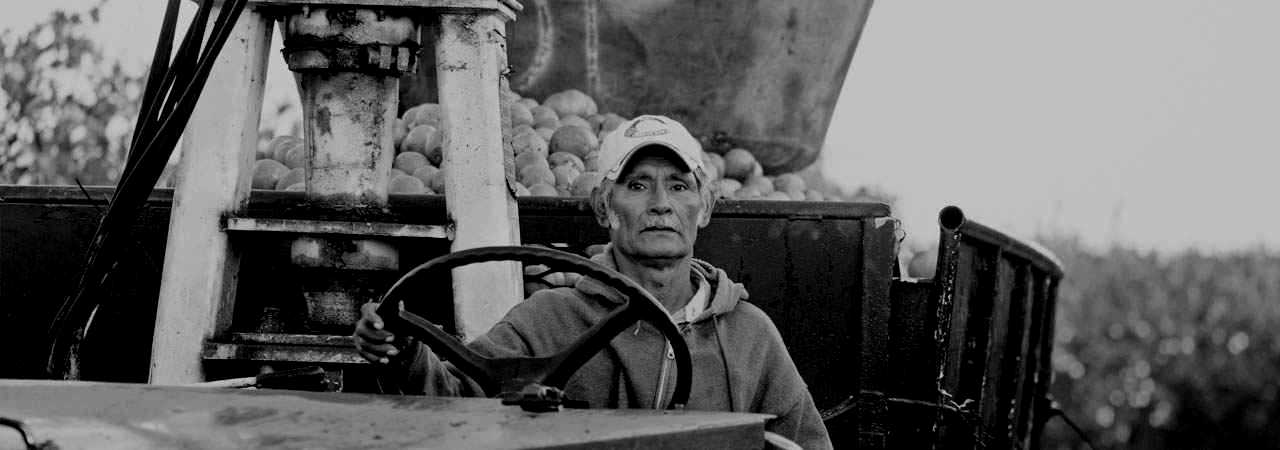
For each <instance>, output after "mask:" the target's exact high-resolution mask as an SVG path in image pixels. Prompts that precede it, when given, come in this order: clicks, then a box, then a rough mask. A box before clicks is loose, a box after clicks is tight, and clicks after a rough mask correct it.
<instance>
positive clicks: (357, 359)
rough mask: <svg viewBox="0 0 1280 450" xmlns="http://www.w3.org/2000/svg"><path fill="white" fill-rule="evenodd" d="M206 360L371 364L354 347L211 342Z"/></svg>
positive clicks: (203, 353)
mask: <svg viewBox="0 0 1280 450" xmlns="http://www.w3.org/2000/svg"><path fill="white" fill-rule="evenodd" d="M202 356H203V357H204V359H206V360H227V361H258V362H263V363H269V364H275V363H291V362H293V363H322V364H361V365H362V364H367V363H366V362H365V359H364V358H363V357H361V356H360V354H359V353H356V350H355V347H353V346H351V345H350V344H348V345H346V346H328V345H285V344H257V343H234V342H219V341H210V342H207V343H205V345H204V351H203V352H202Z"/></svg>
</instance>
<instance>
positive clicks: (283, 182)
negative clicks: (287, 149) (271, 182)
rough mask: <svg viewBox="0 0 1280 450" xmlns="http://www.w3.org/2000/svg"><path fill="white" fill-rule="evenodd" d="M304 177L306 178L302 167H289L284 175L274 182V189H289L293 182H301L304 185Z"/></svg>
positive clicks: (305, 171)
mask: <svg viewBox="0 0 1280 450" xmlns="http://www.w3.org/2000/svg"><path fill="white" fill-rule="evenodd" d="M306 179H307V170H306V169H303V168H301V167H299V168H296V169H289V171H288V172H285V174H284V176H282V177H280V181H277V182H276V190H277V191H287V190H289V189H288V188H290V187H292V186H293V185H295V184H303V185H304V186H305V183H306Z"/></svg>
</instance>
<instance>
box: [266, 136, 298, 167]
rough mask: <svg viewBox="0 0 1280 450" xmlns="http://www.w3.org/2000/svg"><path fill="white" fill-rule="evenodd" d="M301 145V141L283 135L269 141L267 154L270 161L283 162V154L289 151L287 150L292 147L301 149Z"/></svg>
mask: <svg viewBox="0 0 1280 450" xmlns="http://www.w3.org/2000/svg"><path fill="white" fill-rule="evenodd" d="M303 145H304V143H303V142H302V139H299V138H296V137H293V136H289V135H283V136H276V137H275V138H273V139H271V143H270V144H268V145H267V147H268V148H269V150H268V152H269V153H271V159H274V160H276V161H284V157H285V154H286V153H287V152H288V151H289V149H291V148H293V147H294V146H299V147H301V146H303Z"/></svg>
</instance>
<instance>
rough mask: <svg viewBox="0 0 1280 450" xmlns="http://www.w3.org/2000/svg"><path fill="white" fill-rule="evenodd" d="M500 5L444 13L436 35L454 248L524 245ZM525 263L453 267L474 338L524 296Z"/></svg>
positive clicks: (460, 309) (464, 328) (458, 316)
mask: <svg viewBox="0 0 1280 450" xmlns="http://www.w3.org/2000/svg"><path fill="white" fill-rule="evenodd" d="M506 55H507V51H506V24H505V20H504V17H503V16H502V15H501V14H499V13H494V12H488V13H478V14H442V15H441V16H440V27H439V35H438V36H437V39H436V64H437V65H436V73H437V79H438V80H439V92H440V109H441V111H442V115H443V117H442V121H441V122H442V123H441V124H442V131H443V132H444V133H443V134H444V136H445V140H444V161H443V163H442V164H441V166H442V167H443V168H444V171H445V204H446V207H447V209H448V212H449V217H450V218H451V219H452V221H453V222H454V224H455V229H456V230H457V231H456V235H455V237H454V241H453V251H459V250H465V249H469V248H474V247H482V246H491V245H518V244H519V243H520V235H519V233H520V230H519V224H518V215H517V210H516V201H515V197H514V194H513V193H512V192H511V191H510V190H508V189H507V179H506V172H507V171H506V166H505V165H506V164H508V161H510V159H509V158H508V157H506V156H504V151H505V150H504V148H503V145H502V114H501V109H500V108H499V103H498V102H499V95H498V91H499V86H500V84H501V78H502V77H503V72H504V71H505V69H506V65H507V61H506V59H507V56H506ZM520 274H521V271H520V266H519V264H517V263H512V262H499V263H484V264H473V265H470V266H467V267H462V268H459V269H456V270H455V271H454V272H453V284H454V285H453V293H454V297H453V298H454V311H455V312H454V316H455V321H456V324H457V331H458V332H459V333H461V334H462V335H464V336H466V337H467V338H473V337H475V336H478V335H480V334H482V333H484V332H485V331H488V330H489V328H490V327H492V326H493V324H495V323H497V321H498V320H499V319H500V318H502V316H503V315H504V314H506V312H507V310H509V309H511V307H512V306H514V305H515V304H516V303H518V302H519V301H520V300H521V299H523V298H524V295H523V289H522V285H521V283H520V280H521V277H520Z"/></svg>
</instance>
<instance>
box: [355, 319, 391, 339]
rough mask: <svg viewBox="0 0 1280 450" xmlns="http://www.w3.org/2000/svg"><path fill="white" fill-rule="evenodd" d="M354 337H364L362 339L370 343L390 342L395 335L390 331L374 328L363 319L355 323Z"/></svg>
mask: <svg viewBox="0 0 1280 450" xmlns="http://www.w3.org/2000/svg"><path fill="white" fill-rule="evenodd" d="M356 337H357V338H364V340H366V341H369V342H370V343H374V342H391V341H392V340H393V339H395V335H393V334H391V332H390V331H387V330H376V329H374V328H373V327H372V326H371V325H370V324H368V323H367V322H365V321H363V320H361V321H360V323H358V324H356Z"/></svg>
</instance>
